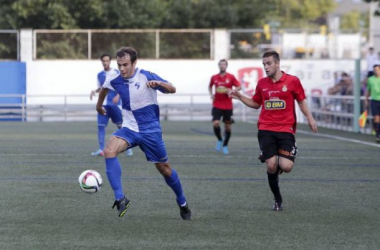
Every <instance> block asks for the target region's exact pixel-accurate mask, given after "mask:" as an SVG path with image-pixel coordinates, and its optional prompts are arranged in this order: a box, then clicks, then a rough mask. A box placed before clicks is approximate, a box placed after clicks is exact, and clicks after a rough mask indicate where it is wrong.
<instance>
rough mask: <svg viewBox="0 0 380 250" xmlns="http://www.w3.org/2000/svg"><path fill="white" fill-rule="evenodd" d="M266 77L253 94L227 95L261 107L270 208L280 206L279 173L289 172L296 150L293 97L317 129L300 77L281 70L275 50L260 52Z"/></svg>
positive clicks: (260, 122)
mask: <svg viewBox="0 0 380 250" xmlns="http://www.w3.org/2000/svg"><path fill="white" fill-rule="evenodd" d="M263 65H264V69H265V72H266V74H267V77H264V78H262V79H260V80H259V82H258V83H257V87H256V90H255V94H254V96H253V97H252V98H249V97H246V96H243V95H242V94H240V93H239V92H238V91H231V92H230V96H231V97H232V98H234V99H238V100H240V101H242V102H243V103H244V104H245V105H247V106H248V107H251V108H254V109H258V108H260V107H261V112H260V116H259V121H258V123H257V126H258V129H259V132H258V140H259V144H260V150H261V154H260V157H259V159H260V160H261V161H262V162H265V163H266V167H267V175H268V182H269V187H270V189H271V191H272V193H273V195H274V199H275V203H274V205H273V210H275V211H279V210H282V196H281V193H280V188H279V185H278V181H279V179H278V175H279V173H282V172H285V173H289V172H290V171H291V170H292V168H293V164H294V160H295V157H296V154H297V146H296V140H295V137H294V134H295V132H296V124H297V118H296V112H295V104H294V103H295V101H297V102H298V105H299V107H300V110H301V112H302V113H303V114H304V115H305V116H306V118H307V120H308V123H309V127H310V129H311V130H312V131H313V132H314V133H317V132H318V130H317V125H316V122H315V120H314V118H313V116H312V115H311V113H310V111H309V109H308V107H307V103H306V97H305V91H304V89H303V87H302V85H301V82H300V80H299V79H298V78H297V77H295V76H292V75H289V74H286V73H285V72H283V71H281V70H280V56H279V54H278V53H277V52H276V51H267V52H265V53H264V55H263Z"/></svg>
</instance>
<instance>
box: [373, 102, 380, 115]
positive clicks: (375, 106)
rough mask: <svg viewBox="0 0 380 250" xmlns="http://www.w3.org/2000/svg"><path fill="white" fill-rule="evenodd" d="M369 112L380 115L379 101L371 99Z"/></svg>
mask: <svg viewBox="0 0 380 250" xmlns="http://www.w3.org/2000/svg"><path fill="white" fill-rule="evenodd" d="M371 114H372V116H376V115H380V101H376V100H371Z"/></svg>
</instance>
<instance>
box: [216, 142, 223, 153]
mask: <svg viewBox="0 0 380 250" xmlns="http://www.w3.org/2000/svg"><path fill="white" fill-rule="evenodd" d="M222 145H223V141H217V142H216V147H215V150H216V151H220V149H222Z"/></svg>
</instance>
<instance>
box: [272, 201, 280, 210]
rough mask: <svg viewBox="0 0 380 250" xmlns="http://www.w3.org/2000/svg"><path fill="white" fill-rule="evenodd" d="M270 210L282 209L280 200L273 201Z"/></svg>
mask: <svg viewBox="0 0 380 250" xmlns="http://www.w3.org/2000/svg"><path fill="white" fill-rule="evenodd" d="M272 210H273V211H281V210H282V206H281V203H280V202H275V203H274V204H273V207H272Z"/></svg>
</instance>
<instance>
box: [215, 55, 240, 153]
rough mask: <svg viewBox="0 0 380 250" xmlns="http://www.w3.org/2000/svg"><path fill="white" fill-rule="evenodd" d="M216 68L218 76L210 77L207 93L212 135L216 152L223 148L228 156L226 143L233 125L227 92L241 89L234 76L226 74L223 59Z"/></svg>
mask: <svg viewBox="0 0 380 250" xmlns="http://www.w3.org/2000/svg"><path fill="white" fill-rule="evenodd" d="M218 66H219V74H216V75H213V76H212V77H211V80H210V84H209V87H208V91H209V93H210V97H211V100H213V103H212V111H211V115H212V125H213V127H214V134H215V136H216V138H217V139H218V141H217V143H216V151H220V149H221V148H222V146H223V153H224V154H228V141H229V140H230V137H231V125H232V123H233V119H232V115H233V106H232V99H231V97H229V96H228V92H229V91H230V90H232V89H233V88H234V89H235V90H237V91H239V90H240V89H241V87H240V83H239V82H238V80H236V78H235V76H234V75H232V74H230V73H227V72H226V70H227V66H228V63H227V61H226V60H225V59H222V60H220V61H219V63H218ZM213 86H215V94H214V93H213ZM222 117H223V122H224V141H223V139H222V135H221V131H220V119H221V118H222Z"/></svg>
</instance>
